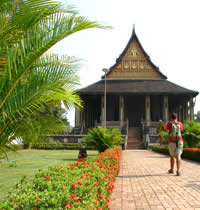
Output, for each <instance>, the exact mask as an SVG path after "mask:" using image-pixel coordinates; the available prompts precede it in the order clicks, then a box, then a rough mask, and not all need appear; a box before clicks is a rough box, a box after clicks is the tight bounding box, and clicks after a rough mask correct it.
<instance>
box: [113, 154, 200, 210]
mask: <svg viewBox="0 0 200 210" xmlns="http://www.w3.org/2000/svg"><path fill="white" fill-rule="evenodd" d="M168 169H169V156H166V155H162V154H159V153H155V152H152V151H150V150H124V151H122V159H121V169H120V173H119V175H118V177H117V180H116V182H115V188H114V192H113V193H112V196H111V201H110V206H111V210H128V209H129V210H132V209H160V210H161V209H166V210H172V209H173V210H175V209H188V210H197V209H198V210H200V163H196V162H193V161H189V160H182V169H181V172H182V174H181V176H175V175H174V174H168V173H167V171H168Z"/></svg>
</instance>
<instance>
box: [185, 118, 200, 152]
mask: <svg viewBox="0 0 200 210" xmlns="http://www.w3.org/2000/svg"><path fill="white" fill-rule="evenodd" d="M182 136H183V139H184V142H185V143H186V144H187V146H188V147H190V148H192V147H198V145H199V144H200V123H197V122H195V121H185V123H184V128H183V133H182Z"/></svg>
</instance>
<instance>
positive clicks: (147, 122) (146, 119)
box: [145, 96, 151, 126]
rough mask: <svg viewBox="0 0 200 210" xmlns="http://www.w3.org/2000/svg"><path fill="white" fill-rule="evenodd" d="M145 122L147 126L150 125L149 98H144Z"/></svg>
mask: <svg viewBox="0 0 200 210" xmlns="http://www.w3.org/2000/svg"><path fill="white" fill-rule="evenodd" d="M145 121H146V124H147V126H149V125H150V122H151V99H150V96H146V98H145Z"/></svg>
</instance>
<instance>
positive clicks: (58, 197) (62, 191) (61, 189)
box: [0, 148, 121, 210]
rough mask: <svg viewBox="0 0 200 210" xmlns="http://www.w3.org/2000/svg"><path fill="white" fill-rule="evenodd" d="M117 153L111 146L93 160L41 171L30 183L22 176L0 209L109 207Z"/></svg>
mask: <svg viewBox="0 0 200 210" xmlns="http://www.w3.org/2000/svg"><path fill="white" fill-rule="evenodd" d="M120 156H121V149H120V148H115V149H110V150H107V151H105V152H103V153H100V155H98V156H96V157H95V158H93V159H91V158H90V159H89V158H87V159H82V160H79V161H77V162H74V163H73V164H70V165H67V166H57V167H51V168H49V169H48V170H46V171H40V172H38V173H37V174H36V175H35V177H34V179H33V181H32V182H31V183H30V182H28V181H27V178H23V179H22V180H21V181H20V182H19V183H18V184H17V185H16V188H15V189H12V191H11V193H10V195H9V197H8V199H7V200H5V201H3V203H2V204H0V209H35V210H36V209H98V210H101V209H109V197H110V195H111V193H112V191H113V189H114V181H115V180H116V176H117V174H118V172H119V170H120Z"/></svg>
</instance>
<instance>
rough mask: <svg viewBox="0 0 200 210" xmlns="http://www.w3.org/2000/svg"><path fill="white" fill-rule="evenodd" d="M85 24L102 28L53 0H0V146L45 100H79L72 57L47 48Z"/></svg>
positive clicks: (4, 145)
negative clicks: (55, 52) (60, 54)
mask: <svg viewBox="0 0 200 210" xmlns="http://www.w3.org/2000/svg"><path fill="white" fill-rule="evenodd" d="M89 28H105V27H103V26H102V25H100V24H98V23H96V22H93V21H89V20H87V19H86V18H85V17H81V16H79V15H78V13H77V12H76V11H75V10H74V9H73V8H72V7H68V8H63V7H62V5H61V4H60V3H57V2H54V1H53V0H34V1H33V0H1V4H0V150H1V151H5V149H6V148H7V147H8V143H10V141H11V140H12V139H13V138H14V137H15V133H16V132H17V130H18V129H20V128H22V127H23V125H24V124H25V123H26V120H27V119H28V117H29V116H30V115H31V114H32V113H34V112H35V111H36V110H38V109H40V108H41V107H42V106H44V105H45V104H48V103H50V102H51V103H52V102H54V103H55V104H56V103H60V101H61V100H63V102H64V104H65V106H66V108H67V109H70V108H71V107H77V106H80V105H81V101H80V98H79V96H78V95H77V94H76V92H75V88H76V87H77V85H78V84H79V77H78V75H77V64H78V63H77V62H78V60H77V59H75V58H73V57H66V56H59V55H55V54H52V53H47V52H48V50H49V49H50V48H51V47H52V46H54V45H55V44H56V43H58V42H59V41H60V40H62V39H64V38H66V37H68V36H70V35H71V34H74V33H76V32H78V31H81V30H84V29H89Z"/></svg>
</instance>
